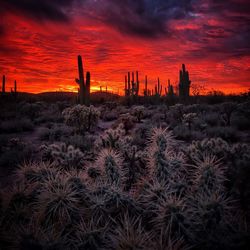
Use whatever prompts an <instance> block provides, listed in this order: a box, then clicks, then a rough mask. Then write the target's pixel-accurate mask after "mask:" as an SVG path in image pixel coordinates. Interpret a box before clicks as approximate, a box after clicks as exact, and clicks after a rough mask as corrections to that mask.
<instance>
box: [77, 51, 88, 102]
mask: <svg viewBox="0 0 250 250" xmlns="http://www.w3.org/2000/svg"><path fill="white" fill-rule="evenodd" d="M78 72H79V79H76V83H78V84H79V87H80V88H79V99H80V104H81V105H89V102H90V72H87V73H86V81H84V70H83V63H82V57H81V56H80V55H79V56H78Z"/></svg>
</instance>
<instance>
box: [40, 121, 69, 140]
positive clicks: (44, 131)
mask: <svg viewBox="0 0 250 250" xmlns="http://www.w3.org/2000/svg"><path fill="white" fill-rule="evenodd" d="M72 133H73V130H72V128H70V127H68V126H65V125H63V124H62V125H61V124H60V125H57V124H55V125H54V126H52V127H51V128H46V127H42V128H40V130H39V138H40V139H41V140H43V141H51V142H54V141H60V140H61V138H64V137H68V136H70V135H71V134H72Z"/></svg>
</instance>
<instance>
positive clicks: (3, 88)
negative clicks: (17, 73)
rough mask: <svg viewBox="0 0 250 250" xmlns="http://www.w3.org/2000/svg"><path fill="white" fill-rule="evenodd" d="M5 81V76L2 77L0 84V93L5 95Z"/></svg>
mask: <svg viewBox="0 0 250 250" xmlns="http://www.w3.org/2000/svg"><path fill="white" fill-rule="evenodd" d="M5 81H6V78H5V75H3V82H2V93H3V94H4V93H5Z"/></svg>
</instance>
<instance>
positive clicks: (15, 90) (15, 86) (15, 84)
mask: <svg viewBox="0 0 250 250" xmlns="http://www.w3.org/2000/svg"><path fill="white" fill-rule="evenodd" d="M14 93H15V94H16V93H17V83H16V80H15V81H14Z"/></svg>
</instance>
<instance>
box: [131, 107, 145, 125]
mask: <svg viewBox="0 0 250 250" xmlns="http://www.w3.org/2000/svg"><path fill="white" fill-rule="evenodd" d="M144 113H145V108H144V106H135V107H134V108H133V110H132V114H133V115H134V116H135V117H136V119H137V122H139V123H140V122H141V119H142V118H143V115H144Z"/></svg>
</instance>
